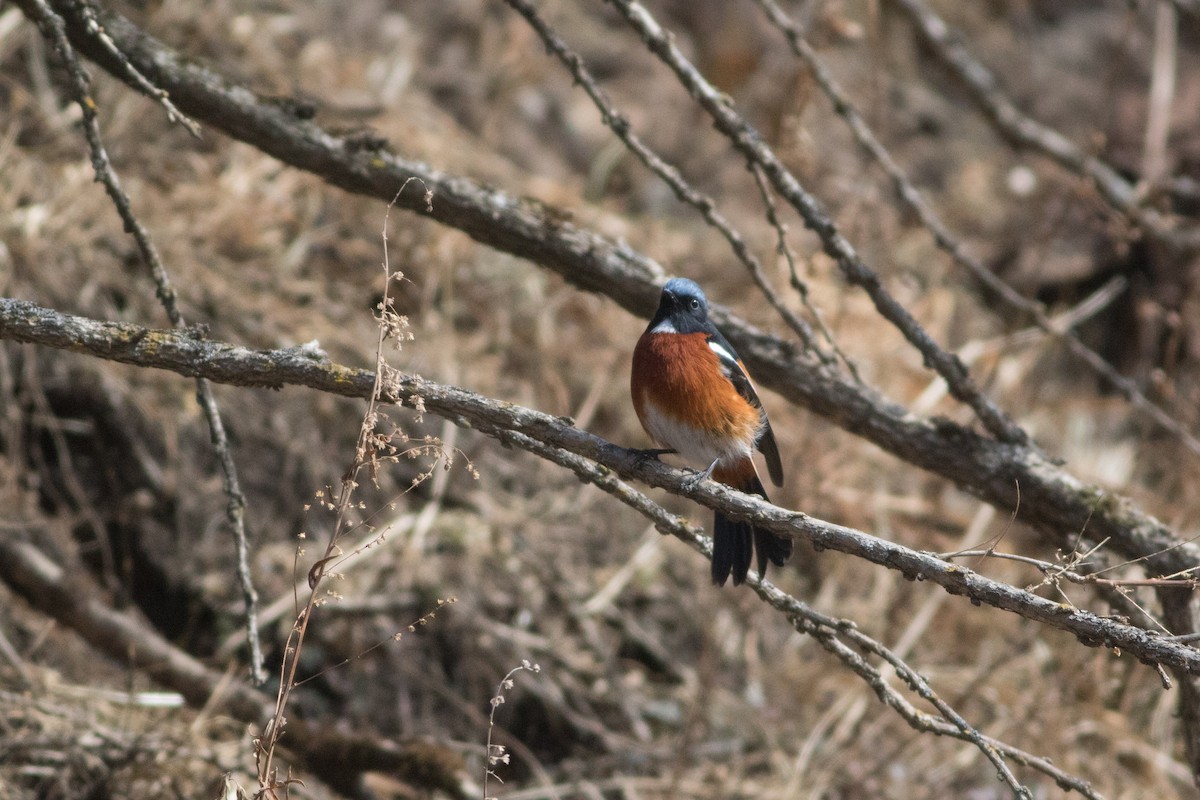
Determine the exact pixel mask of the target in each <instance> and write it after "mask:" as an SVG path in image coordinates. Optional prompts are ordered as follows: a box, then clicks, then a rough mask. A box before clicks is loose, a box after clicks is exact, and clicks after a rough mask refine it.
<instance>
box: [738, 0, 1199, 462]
mask: <svg viewBox="0 0 1200 800" xmlns="http://www.w3.org/2000/svg"><path fill="white" fill-rule="evenodd" d="M754 2H756V3H757V4H758V5H759V6H760V7H761V8H762V10H763V13H764V14H765V15H766V16H767V19H769V20H770V21H771V24H773V25H774V26H775V27H777V28H778V29H779V30H780V31H781V32H782V33H783V35H784V37H785V38H786V39H787V41H788V45H789V46H790V47H791V49H792V52H793V53H795V54H796V56H797V57H798V58H800V59H801V60H802V61H804V63H805V65H806V66H807V67H808V69H809V70H810V72H811V73H812V76H813V79H814V80H815V81H816V82H817V85H818V86H819V87H820V88H821V91H822V92H823V93H824V94H825V96H826V97H828V98H829V102H830V103H831V104H832V105H833V110H834V112H835V113H837V115H838V116H839V117H841V118H842V119H843V120H845V122H846V125H847V127H849V128H850V132H851V133H852V134H853V135H854V138H855V140H856V141H857V142H858V144H859V146H860V147H862V149H863V150H865V151H866V152H867V154H868V155H870V156H871V158H872V159H874V160H875V162H876V163H877V164H879V166H880V168H881V169H883V171H884V172H885V173H887V176H888V179H889V180H890V181H891V182H892V187H893V188H894V189H895V191H896V196H897V197H899V198H900V200H901V202H903V203H904V205H905V206H907V207H908V208H909V209H911V210H912V212H913V213H914V214H916V215H917V217H918V218H919V219H920V220H921V224H922V225H924V226H925V228H926V229H927V230H928V231H929V233H930V235H932V236H933V240H934V242H935V243H936V244H937V246H938V247H940V248H941V249H942V250H944V251H945V252H946V254H947V255H949V256H950V257H951V258H952V259H953V260H954V262H955V263H956V264H958V265H959V266H961V267H962V268H963V269H965V270H967V272H969V273H971V276H972V277H974V278H975V279H976V280H977V281H979V283H980V284H981V285H982V286H984V287H986V288H987V290H988V291H989V292H990V293H991V296H993V297H996V298H999V299H1000V300H1001V301H1003V302H1004V303H1005V304H1006V305H1008V306H1010V307H1011V308H1014V309H1016V310H1018V311H1020V312H1022V313H1023V314H1027V315H1028V316H1029V317H1030V318H1031V319H1032V320H1033V321H1034V323H1035V324H1036V325H1037V326H1038V327H1039V328H1041V329H1042V330H1043V331H1045V332H1046V334H1048V335H1049V336H1052V337H1054V338H1055V339H1057V340H1059V341H1061V342H1062V343H1063V344H1064V345H1065V346H1066V348H1067V349H1068V350H1070V351H1071V353H1072V354H1073V355H1075V356H1076V357H1077V358H1079V359H1080V360H1081V361H1083V362H1084V363H1085V364H1087V365H1088V366H1089V367H1090V368H1091V369H1092V370H1093V371H1094V372H1095V373H1096V374H1097V375H1099V376H1101V377H1102V378H1104V380H1106V381H1108V382H1109V383H1111V384H1112V385H1113V386H1115V387H1117V389H1118V390H1119V391H1120V392H1121V394H1122V395H1124V397H1125V399H1126V400H1128V401H1129V402H1130V404H1132V405H1133V407H1134V408H1136V409H1138V410H1139V411H1141V412H1143V413H1145V414H1146V415H1147V416H1148V417H1150V418H1151V419H1153V420H1154V421H1155V422H1156V423H1157V424H1158V425H1160V426H1161V427H1162V428H1164V429H1165V430H1167V431H1170V432H1171V434H1172V435H1173V436H1176V437H1178V438H1179V440H1180V441H1181V442H1183V443H1184V445H1186V446H1187V448H1188V449H1189V450H1191V451H1192V452H1193V453H1195V454H1197V455H1200V439H1197V438H1196V437H1195V436H1193V435H1192V433H1191V432H1190V431H1189V430H1187V428H1185V427H1184V426H1183V424H1182V423H1180V422H1179V420H1177V419H1175V418H1174V417H1172V416H1171V415H1170V414H1168V413H1167V412H1166V411H1165V410H1163V409H1162V408H1160V407H1159V406H1158V405H1156V404H1155V403H1154V402H1153V401H1152V400H1151V399H1150V398H1149V397H1147V396H1146V395H1145V393H1144V392H1142V390H1141V389H1140V388H1139V387H1138V385H1137V384H1136V383H1135V382H1134V381H1132V380H1130V379H1129V378H1127V377H1125V376H1124V375H1122V374H1121V373H1119V372H1117V370H1116V368H1115V367H1113V365H1111V364H1109V363H1108V362H1107V361H1105V360H1104V357H1103V356H1101V355H1100V354H1099V353H1097V352H1096V351H1095V350H1093V349H1092V348H1090V347H1088V346H1087V345H1086V344H1084V343H1083V341H1082V340H1080V338H1079V336H1077V335H1076V334H1075V332H1074V331H1072V330H1071V328H1070V327H1068V326H1063V325H1057V324H1056V323H1055V322H1054V320H1052V319H1050V316H1049V314H1047V313H1046V307H1045V306H1044V305H1043V304H1042V303H1039V302H1038V301H1036V300H1032V299H1029V298H1027V297H1025V296H1024V295H1022V294H1021V293H1020V292H1018V291H1017V290H1016V289H1014V288H1012V287H1011V286H1009V285H1008V284H1007V283H1005V282H1004V280H1003V279H1002V278H1001V277H1000V276H999V275H997V274H996V273H995V272H993V271H992V270H990V269H988V267H987V266H986V265H984V264H983V262H981V261H980V260H979V259H978V258H976V257H975V256H973V255H971V253H970V252H968V251H967V248H966V246H965V245H964V244H963V242H962V240H961V239H959V238H958V237H957V236H956V235H955V234H954V233H953V232H951V230H950V228H949V226H947V225H946V223H945V222H944V221H943V220H942V218H941V216H940V215H939V214H938V213H937V211H936V210H935V209H934V207H933V206H932V205H931V204H930V203H929V201H928V200H927V199H926V198H925V196H924V195H923V194H922V193H921V192H920V190H918V189H917V187H916V186H914V185H913V183H912V181H911V180H909V178H908V176H907V175H906V174H905V172H904V169H903V168H902V167H901V166H900V165H899V164H898V163H897V162H896V160H895V159H894V158H892V154H891V153H890V152H888V150H887V148H886V147H884V146H883V143H882V142H880V141H879V138H878V137H876V136H875V133H874V131H872V130H871V127H870V126H869V125H868V124H867V121H866V119H864V118H863V115H862V114H860V113H859V112H858V109H856V108H855V107H854V104H853V102H851V100H850V98H849V96H848V95H847V94H846V92H844V91H843V90H842V88H841V86H839V85H838V83H837V81H836V80H835V79H834V77H833V74H832V73H831V72H830V71H829V69H828V68H827V67H826V66H825V63H824V62H823V61H822V60H821V58H820V56H818V55H817V51H816V49H814V48H813V46H812V45H811V44H809V43H808V41H807V40H806V39H805V38H804V35H803V33H802V31H801V30H800V27H799V26H798V25H797V24H796V23H795V22H794V21H793V20H792V19H791V18H790V17H788V15H787V14H785V13H784V12H783V9H781V8H780V7H779V4H778V3H776V2H775V0H754Z"/></svg>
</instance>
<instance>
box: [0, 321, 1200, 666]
mask: <svg viewBox="0 0 1200 800" xmlns="http://www.w3.org/2000/svg"><path fill="white" fill-rule="evenodd" d="M0 339H12V340H15V341H24V342H35V343H38V344H42V345H46V346H50V347H58V348H62V349H69V350H72V351H75V352H83V353H88V354H90V355H93V356H98V357H101V358H108V359H112V360H116V361H121V362H123V363H130V364H136V365H139V366H143V367H153V368H158V369H169V370H172V371H175V372H178V373H180V374H183V375H191V376H195V375H201V376H203V377H207V378H209V379H210V380H215V381H220V382H224V383H231V384H234V385H238V386H259V387H278V386H282V385H284V384H293V385H300V386H308V387H309V388H312V389H316V390H319V391H325V392H329V393H332V394H336V395H340V396H344V397H359V398H363V399H368V398H370V397H372V396H374V394H375V392H376V391H377V386H376V382H377V376H376V373H375V372H372V371H369V370H363V369H351V368H349V367H344V366H341V365H339V364H334V363H331V362H328V361H315V360H313V359H311V358H309V357H307V355H306V354H303V353H300V352H297V351H296V350H294V349H287V350H248V349H246V348H242V347H235V346H232V345H228V344H223V343H219V342H213V341H210V340H205V339H195V338H192V337H189V336H188V335H187V334H186V333H185V332H180V331H172V330H165V331H164V330H157V331H155V330H148V329H146V328H141V327H139V326H136V325H128V324H124V323H111V322H97V321H95V320H90V319H86V318H83V317H77V316H71V315H66V314H60V313H58V312H55V311H50V310H48V309H43V308H39V307H37V306H35V305H34V304H32V303H29V302H26V301H21V300H11V299H6V298H0ZM381 399H382V400H383V401H385V402H388V403H397V404H401V405H405V406H408V407H410V408H419V409H421V411H422V412H428V413H432V414H437V415H438V416H441V417H443V418H444V419H447V420H450V421H451V422H453V423H454V424H456V425H460V426H462V425H465V426H470V427H473V428H474V429H476V430H479V431H481V432H482V433H484V434H487V435H489V436H493V437H496V438H501V437H508V436H513V435H517V434H520V435H522V436H525V437H527V438H528V439H532V440H535V441H537V442H538V443H541V444H543V445H546V446H550V447H553V448H559V449H563V450H567V451H569V452H571V453H574V454H576V455H579V456H582V457H584V458H586V459H590V460H592V461H594V462H596V463H598V464H600V465H602V466H604V467H606V468H608V469H610V470H613V471H615V472H617V473H619V474H621V475H623V476H626V477H629V478H635V479H637V480H641V481H643V482H645V483H648V484H650V485H651V486H656V487H659V488H663V489H666V490H668V491H670V492H673V493H676V494H680V495H684V496H686V497H690V498H691V499H692V500H695V501H697V502H699V503H701V504H703V505H705V506H707V507H709V508H713V509H720V510H721V511H722V512H723V513H725V514H728V515H729V516H732V517H734V518H736V519H746V520H751V521H753V522H754V524H755V525H756V526H758V527H762V528H765V529H767V530H771V531H773V532H775V533H779V534H781V535H784V536H791V537H794V538H799V539H804V540H806V541H808V542H809V543H810V544H812V545H814V546H816V547H820V548H825V549H832V550H839V551H841V552H844V553H848V554H850V555H853V556H856V557H858V558H862V559H864V560H866V561H870V562H871V563H874V564H878V565H880V566H884V567H887V568H888V569H892V570H896V571H898V572H901V573H903V574H904V575H905V576H907V577H910V578H913V579H916V580H925V581H930V582H932V583H936V584H937V585H939V586H941V587H942V588H943V589H945V590H946V591H947V592H949V593H950V594H955V595H962V596H965V597H967V598H969V599H970V600H971V602H972V603H975V604H987V605H991V606H994V607H995V608H999V609H1003V610H1006V611H1010V612H1012V613H1015V614H1018V615H1020V616H1022V617H1025V618H1027V619H1030V620H1033V621H1035V622H1039V623H1042V624H1046V625H1049V626H1051V627H1054V628H1058V629H1060V630H1064V631H1067V632H1069V633H1072V634H1073V635H1075V636H1076V637H1077V638H1078V639H1080V641H1082V642H1084V643H1085V644H1088V645H1094V646H1104V647H1110V648H1119V649H1120V650H1122V651H1124V652H1128V653H1131V654H1133V655H1135V656H1136V657H1138V658H1139V659H1141V660H1144V661H1146V662H1150V663H1155V662H1157V663H1162V664H1165V665H1167V666H1171V667H1177V668H1179V669H1181V670H1184V671H1189V672H1196V673H1197V674H1200V650H1195V649H1193V648H1190V647H1181V646H1179V645H1177V644H1174V643H1168V642H1164V641H1162V640H1160V639H1156V638H1154V637H1151V636H1150V635H1149V634H1148V633H1147V632H1146V631H1145V630H1143V629H1142V628H1137V627H1134V626H1132V625H1126V624H1123V623H1119V622H1115V621H1113V620H1109V619H1104V618H1102V617H1098V616H1096V615H1094V614H1091V613H1090V612H1087V611H1083V610H1080V609H1075V608H1071V607H1068V606H1063V605H1061V604H1059V603H1054V602H1052V601H1050V600H1047V599H1045V598H1043V597H1039V596H1037V595H1034V594H1032V593H1030V592H1026V591H1023V590H1021V589H1017V588H1015V587H1012V586H1009V585H1008V584H1005V583H1002V582H1000V581H995V580H992V579H990V578H986V577H984V576H982V575H979V574H978V573H975V572H974V571H972V570H969V569H966V568H963V567H959V566H956V565H954V564H950V563H948V562H947V561H945V560H943V559H940V558H937V557H936V556H933V555H931V554H928V553H920V552H917V551H915V550H911V549H909V548H907V547H904V546H902V545H899V544H896V543H894V542H889V541H885V540H883V539H879V538H878V537H875V536H871V535H869V534H866V533H863V532H861V531H857V530H854V529H853V528H847V527H845V526H842V525H835V524H833V523H830V522H825V521H823V520H819V519H816V518H814V517H810V516H808V515H807V514H802V513H799V512H795V511H788V510H786V509H782V508H779V507H777V506H774V505H772V504H770V503H767V502H764V501H762V500H761V499H759V498H756V497H751V496H749V495H744V494H741V493H740V492H735V491H732V490H730V489H728V488H727V487H724V486H722V485H721V484H718V483H715V482H712V481H707V482H704V483H702V484H700V485H699V486H696V487H693V486H691V484H690V483H689V482H688V478H689V476H690V473H688V472H684V471H681V470H678V469H674V468H672V467H670V466H668V465H666V464H663V463H659V462H655V461H653V460H650V459H639V458H637V457H635V456H636V453H635V452H634V451H629V450H626V449H624V448H622V447H618V446H616V445H613V444H610V443H609V442H606V441H604V440H603V439H600V438H599V437H596V436H593V435H592V434H590V433H587V432H586V431H582V430H579V429H578V428H575V427H573V426H571V425H570V424H568V421H566V420H564V419H563V418H561V417H555V416H551V415H548V414H543V413H541V412H538V411H535V410H533V409H530V408H523V407H521V406H517V405H514V404H511V403H506V402H501V401H497V400H492V399H489V398H486V397H483V396H481V395H478V394H475V393H473V392H470V391H467V390H464V389H459V388H457V387H453V386H446V385H444V384H438V383H434V382H431V381H427V380H425V379H423V378H419V377H416V376H412V375H406V374H404V373H399V372H395V373H392V372H389V373H388V379H387V380H386V381H385V382H384V384H383V388H382V395H381ZM1186 546H1187V545H1185V544H1183V543H1179V545H1178V547H1179V549H1183V548H1185V547H1186ZM1147 561H1148V562H1152V561H1153V559H1147ZM1189 566H1190V565H1189Z"/></svg>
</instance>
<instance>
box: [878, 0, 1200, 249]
mask: <svg viewBox="0 0 1200 800" xmlns="http://www.w3.org/2000/svg"><path fill="white" fill-rule="evenodd" d="M891 2H892V5H894V6H896V7H897V8H899V9H900V10H901V11H902V12H904V15H905V16H906V17H907V18H908V19H909V21H910V22H911V23H912V25H913V28H914V29H915V30H916V32H917V35H918V36H919V37H920V39H921V41H922V43H923V44H925V46H927V47H928V48H929V50H930V51H931V52H932V53H933V54H934V55H935V56H936V57H937V59H938V61H940V62H941V63H942V64H943V65H944V66H946V67H947V68H949V69H950V71H951V72H952V73H953V74H954V76H955V77H956V78H957V79H958V81H959V82H960V83H961V84H962V85H963V86H965V87H966V89H967V92H968V95H969V96H970V98H971V100H972V101H973V102H974V103H975V106H976V107H977V108H978V109H979V110H980V111H981V112H982V113H983V115H984V116H985V117H987V119H988V120H990V121H991V123H992V125H994V126H995V128H996V129H997V130H998V131H999V132H1000V133H1001V135H1002V136H1003V137H1004V138H1005V139H1007V140H1008V141H1009V142H1011V143H1013V144H1015V145H1017V146H1018V147H1023V148H1027V149H1029V150H1033V151H1034V152H1037V153H1041V154H1042V155H1043V156H1046V157H1047V158H1049V159H1050V160H1052V161H1054V162H1055V163H1056V164H1058V165H1059V166H1061V167H1063V168H1064V169H1066V170H1067V171H1068V172H1070V173H1072V174H1075V175H1079V176H1081V177H1083V178H1085V179H1087V181H1088V182H1089V183H1091V184H1092V185H1093V186H1095V187H1096V189H1097V191H1099V192H1100V195H1101V196H1102V197H1103V198H1104V200H1105V201H1106V202H1107V203H1108V204H1109V205H1111V206H1112V207H1113V208H1115V209H1116V210H1117V211H1119V212H1121V213H1122V214H1124V215H1125V216H1126V217H1128V218H1129V219H1130V220H1132V221H1133V223H1134V224H1135V225H1137V226H1138V227H1139V228H1140V229H1142V230H1143V231H1145V232H1146V233H1148V234H1150V235H1151V236H1153V237H1154V238H1156V239H1158V240H1160V241H1162V242H1163V243H1164V244H1166V245H1168V246H1171V247H1174V248H1177V249H1179V250H1180V251H1183V252H1191V251H1194V250H1196V249H1197V248H1200V227H1196V226H1193V227H1191V228H1185V229H1179V228H1177V227H1176V225H1175V224H1174V223H1173V221H1172V220H1170V219H1169V218H1167V217H1164V216H1163V215H1162V214H1161V213H1159V212H1158V211H1156V210H1155V209H1153V208H1149V207H1146V206H1143V205H1141V202H1140V201H1141V198H1140V196H1139V192H1138V191H1137V188H1136V187H1135V186H1134V185H1133V184H1131V183H1130V182H1129V181H1128V180H1126V179H1125V178H1124V177H1123V176H1122V175H1121V174H1120V173H1119V172H1117V170H1116V169H1114V168H1113V167H1112V165H1110V164H1109V163H1107V162H1106V161H1104V160H1103V159H1101V158H1099V157H1097V156H1095V155H1092V154H1091V153H1088V152H1087V151H1085V150H1083V149H1082V148H1080V147H1079V146H1077V145H1076V144H1075V143H1074V142H1072V141H1071V140H1069V139H1068V138H1067V137H1065V136H1063V135H1062V134H1061V133H1059V132H1058V131H1056V130H1054V129H1053V128H1051V127H1049V126H1048V125H1045V124H1043V123H1041V122H1039V121H1037V120H1035V119H1034V118H1033V117H1031V116H1029V115H1028V114H1026V113H1024V112H1023V111H1021V110H1020V109H1019V108H1017V106H1016V104H1015V103H1013V101H1012V100H1010V99H1009V98H1008V95H1006V94H1005V93H1004V91H1003V90H1002V89H1001V88H1000V83H999V81H998V80H997V79H996V76H995V75H993V74H992V72H991V70H989V69H988V68H987V67H986V66H984V65H983V64H982V63H981V62H980V61H979V60H978V59H976V58H975V56H973V55H972V54H971V52H970V50H968V49H967V48H966V46H964V45H963V44H962V42H961V41H960V40H959V37H957V36H956V35H955V34H954V33H953V31H952V30H951V29H950V26H948V25H947V24H946V23H945V21H944V20H943V19H942V18H941V17H939V16H938V15H937V14H936V13H935V12H934V11H933V9H931V8H930V7H929V6H928V5H927V4H926V3H925V2H924V0H891Z"/></svg>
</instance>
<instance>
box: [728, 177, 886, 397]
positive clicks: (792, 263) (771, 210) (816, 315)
mask: <svg viewBox="0 0 1200 800" xmlns="http://www.w3.org/2000/svg"><path fill="white" fill-rule="evenodd" d="M750 174H751V175H753V176H754V185H755V186H757V187H758V195H759V197H760V198H762V202H763V212H764V213H765V214H766V216H767V222H769V223H770V224H771V227H772V228H774V229H775V249H776V252H778V253H779V255H781V256H783V258H784V260H785V261H786V262H787V266H788V275H789V277H790V279H791V282H792V288H793V289H795V290H796V293H797V294H798V295H800V302H801V303H803V304H804V307H805V308H807V309H808V313H810V314H812V316H813V320H814V321H815V322H816V326H817V330H819V331H820V332H821V335H822V336H823V337H824V338H825V341H827V342H829V346H830V347H831V348H832V349H833V352H834V353H836V354H837V356H838V358H840V359H841V360H842V363H844V364H845V365H846V369H847V370H849V371H850V377H852V378H853V379H854V380H855V381H857V382H858V383H860V384H861V383H863V379H862V375H860V374H859V372H858V365H857V364H855V363H854V362H853V361H852V360H851V359H850V356H848V355H846V353H845V352H843V351H842V348H841V347H840V346H839V345H838V343H837V340H835V339H834V338H833V331H831V330H829V326H827V325H826V324H825V317H824V315H822V314H821V309H819V308H817V306H816V304H815V303H813V302H812V300H811V298H810V297H809V291H808V284H807V283H805V282H804V280H803V279H802V278H801V277H800V272H799V270H798V269H797V268H796V254H795V253H793V252H792V247H791V245H789V244H788V238H787V225H785V224H784V223H783V220H781V219H780V218H779V212H778V210H777V209H776V207H775V198H774V197H772V196H771V187H770V185H769V184H768V183H767V178H766V176H765V175H763V172H762V169H761V168H760V167H759V166H758V165H757V164H751V165H750Z"/></svg>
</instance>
